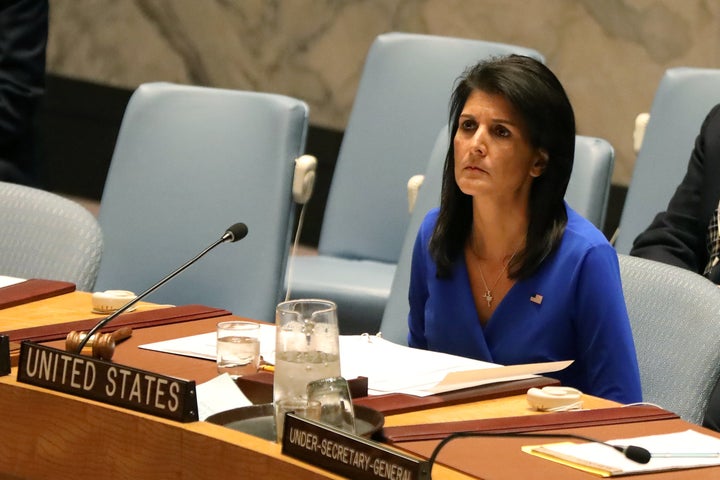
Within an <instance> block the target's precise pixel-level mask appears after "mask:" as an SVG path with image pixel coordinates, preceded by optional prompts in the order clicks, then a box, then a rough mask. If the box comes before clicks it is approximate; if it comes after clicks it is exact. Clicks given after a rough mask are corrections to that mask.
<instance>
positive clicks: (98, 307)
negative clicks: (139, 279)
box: [92, 290, 135, 313]
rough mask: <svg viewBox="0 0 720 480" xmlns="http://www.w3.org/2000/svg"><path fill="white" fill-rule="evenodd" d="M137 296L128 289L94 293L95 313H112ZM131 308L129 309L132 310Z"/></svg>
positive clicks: (93, 308)
mask: <svg viewBox="0 0 720 480" xmlns="http://www.w3.org/2000/svg"><path fill="white" fill-rule="evenodd" d="M134 298H135V294H134V293H133V292H129V291H127V290H105V291H104V292H95V293H93V294H92V311H93V313H112V312H114V311H115V310H117V309H118V308H120V307H122V306H123V305H125V304H126V303H128V302H129V301H130V300H132V299H134ZM132 310H134V308H131V309H130V310H128V311H132Z"/></svg>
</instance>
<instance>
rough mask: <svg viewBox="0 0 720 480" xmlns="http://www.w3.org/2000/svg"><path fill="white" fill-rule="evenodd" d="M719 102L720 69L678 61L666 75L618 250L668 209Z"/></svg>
mask: <svg viewBox="0 0 720 480" xmlns="http://www.w3.org/2000/svg"><path fill="white" fill-rule="evenodd" d="M717 103H720V69H705V68H687V67H679V68H671V69H668V70H667V71H666V72H665V74H664V75H663V78H662V80H661V81H660V85H659V86H658V89H657V91H656V92H655V98H654V99H653V103H652V107H651V109H650V120H649V121H648V124H647V127H646V128H645V134H644V138H643V141H642V145H641V147H640V151H639V152H638V157H637V160H636V161H635V167H634V168H633V175H632V180H631V181H630V185H629V187H628V191H627V196H626V198H625V204H624V206H623V210H622V215H621V217H620V225H619V229H618V232H617V235H616V241H615V248H616V250H617V251H618V252H619V253H623V254H627V253H629V252H630V249H631V248H632V244H633V242H634V241H635V238H636V237H637V236H638V235H639V234H640V233H641V232H642V231H643V230H645V229H646V228H647V227H648V225H650V222H652V220H653V218H655V215H656V214H657V213H658V212H659V211H661V210H664V209H665V206H666V205H667V204H668V202H669V201H670V198H671V197H672V195H673V193H675V188H676V187H677V185H678V183H680V180H682V178H683V176H684V175H685V171H686V169H687V163H688V159H689V158H690V153H691V152H692V149H693V145H694V143H695V138H696V137H697V135H698V132H699V131H700V125H701V124H702V121H703V120H704V119H705V116H706V115H707V113H708V112H709V111H710V108H711V107H712V106H713V105H715V104H717Z"/></svg>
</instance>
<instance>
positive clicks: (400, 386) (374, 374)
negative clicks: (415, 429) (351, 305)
mask: <svg viewBox="0 0 720 480" xmlns="http://www.w3.org/2000/svg"><path fill="white" fill-rule="evenodd" d="M571 363H572V360H568V361H562V362H548V363H532V364H525V365H511V366H507V367H504V366H502V365H498V364H495V363H489V362H483V361H480V360H474V359H471V358H466V357H460V356H457V355H449V354H446V353H440V352H431V351H429V350H421V349H418V348H410V347H406V346H402V345H398V344H396V343H392V342H389V341H387V340H384V339H382V338H378V337H374V336H366V335H352V336H341V337H340V368H341V370H342V374H343V376H344V377H345V378H355V377H358V376H363V377H367V378H368V393H369V394H370V395H382V394H386V393H405V394H408V395H415V396H418V397H426V396H428V395H434V394H437V393H444V392H450V391H453V390H460V389H463V388H468V387H475V386H479V385H487V384H491V383H498V382H505V381H510V380H520V379H524V378H530V377H533V376H535V375H538V374H542V373H548V372H554V371H558V370H562V369H563V368H565V367H567V366H568V365H570V364H571Z"/></svg>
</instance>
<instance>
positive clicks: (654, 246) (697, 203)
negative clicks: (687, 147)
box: [630, 105, 720, 273]
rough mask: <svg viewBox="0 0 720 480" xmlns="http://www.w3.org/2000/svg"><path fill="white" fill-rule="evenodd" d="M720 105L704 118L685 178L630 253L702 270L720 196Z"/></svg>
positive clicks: (706, 258)
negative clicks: (709, 233)
mask: <svg viewBox="0 0 720 480" xmlns="http://www.w3.org/2000/svg"><path fill="white" fill-rule="evenodd" d="M719 172H720V105H716V106H715V107H714V108H713V109H712V110H711V111H710V113H709V114H708V116H707V117H706V118H705V120H704V122H703V125H702V127H701V130H700V133H699V135H698V137H697V138H696V140H695V147H694V148H693V151H692V154H691V156H690V161H689V163H688V168H687V172H686V174H685V178H683V180H682V182H681V183H680V185H679V186H678V187H677V190H676V191H675V194H674V195H673V197H672V198H671V199H670V203H669V204H668V206H667V210H666V211H664V212H660V213H659V214H658V215H657V216H656V217H655V219H654V220H653V222H652V223H651V224H650V226H649V227H648V228H647V229H646V230H645V231H644V232H642V233H641V234H640V235H638V237H637V238H636V239H635V242H634V243H633V248H632V250H631V251H630V255H634V256H637V257H643V258H648V259H651V260H657V261H660V262H663V263H668V264H671V265H676V266H679V267H682V268H686V269H689V270H692V271H695V272H698V273H702V272H703V270H704V268H705V265H706V263H707V261H708V251H707V246H706V244H705V242H706V236H707V228H708V224H709V222H710V218H711V216H712V215H713V212H714V210H715V208H716V207H717V202H718V197H719V196H720V177H719V176H718V173H719Z"/></svg>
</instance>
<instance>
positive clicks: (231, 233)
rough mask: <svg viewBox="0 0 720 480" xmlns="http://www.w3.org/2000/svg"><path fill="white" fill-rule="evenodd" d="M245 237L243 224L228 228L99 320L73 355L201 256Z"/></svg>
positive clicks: (245, 232)
mask: <svg viewBox="0 0 720 480" xmlns="http://www.w3.org/2000/svg"><path fill="white" fill-rule="evenodd" d="M245 235H247V226H245V224H244V223H236V224H234V225H232V226H231V227H230V228H228V229H227V230H226V231H225V233H224V234H223V236H222V237H220V238H219V239H218V240H216V241H215V242H213V243H212V244H211V245H210V246H208V247H207V248H206V249H205V250H203V251H202V252H200V253H199V254H197V255H196V256H195V257H194V258H193V259H192V260H190V261H188V262H187V263H185V264H184V265H183V266H181V267H180V268H178V269H177V270H175V271H174V272H172V273H171V274H169V275H168V276H166V277H165V278H163V279H162V280H160V281H159V282H157V283H156V284H155V285H153V286H152V287H150V288H148V289H147V290H145V291H144V292H142V293H141V294H140V295H138V296H137V297H135V298H133V299H132V300H130V301H129V302H127V303H126V304H125V305H123V306H122V307H120V308H118V309H117V310H115V311H114V312H113V313H111V314H110V315H108V316H107V317H105V318H103V319H102V320H100V321H99V322H98V323H97V324H95V326H94V327H93V328H91V329H90V331H89V332H88V333H87V335H85V337H84V338H83V339H82V340H81V341H80V343H79V344H78V347H77V350H76V352H75V353H77V354H78V355H79V354H80V352H82V349H83V347H85V344H86V343H87V342H88V341H89V340H90V338H91V337H92V336H93V335H95V334H96V333H97V332H98V330H100V329H101V328H103V327H104V326H105V325H107V324H108V323H109V322H111V321H112V320H114V319H115V318H116V317H117V316H119V315H121V314H123V313H125V312H126V311H127V310H128V309H129V308H130V307H132V306H133V305H135V304H136V303H137V302H139V301H140V300H142V299H143V298H145V297H147V296H148V295H150V294H151V293H152V292H154V291H155V290H157V289H158V288H160V287H161V286H163V285H165V283H167V282H168V281H170V280H171V279H173V278H174V277H175V276H176V275H177V274H179V273H180V272H182V271H183V270H185V269H186V268H188V267H189V266H190V265H192V264H193V263H195V262H196V261H198V260H199V259H200V258H201V257H202V256H204V255H205V254H206V253H208V252H209V251H210V250H212V249H213V248H215V247H217V246H218V245H220V244H221V243H224V242H236V241H238V240H240V239H241V238H243V237H245Z"/></svg>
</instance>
